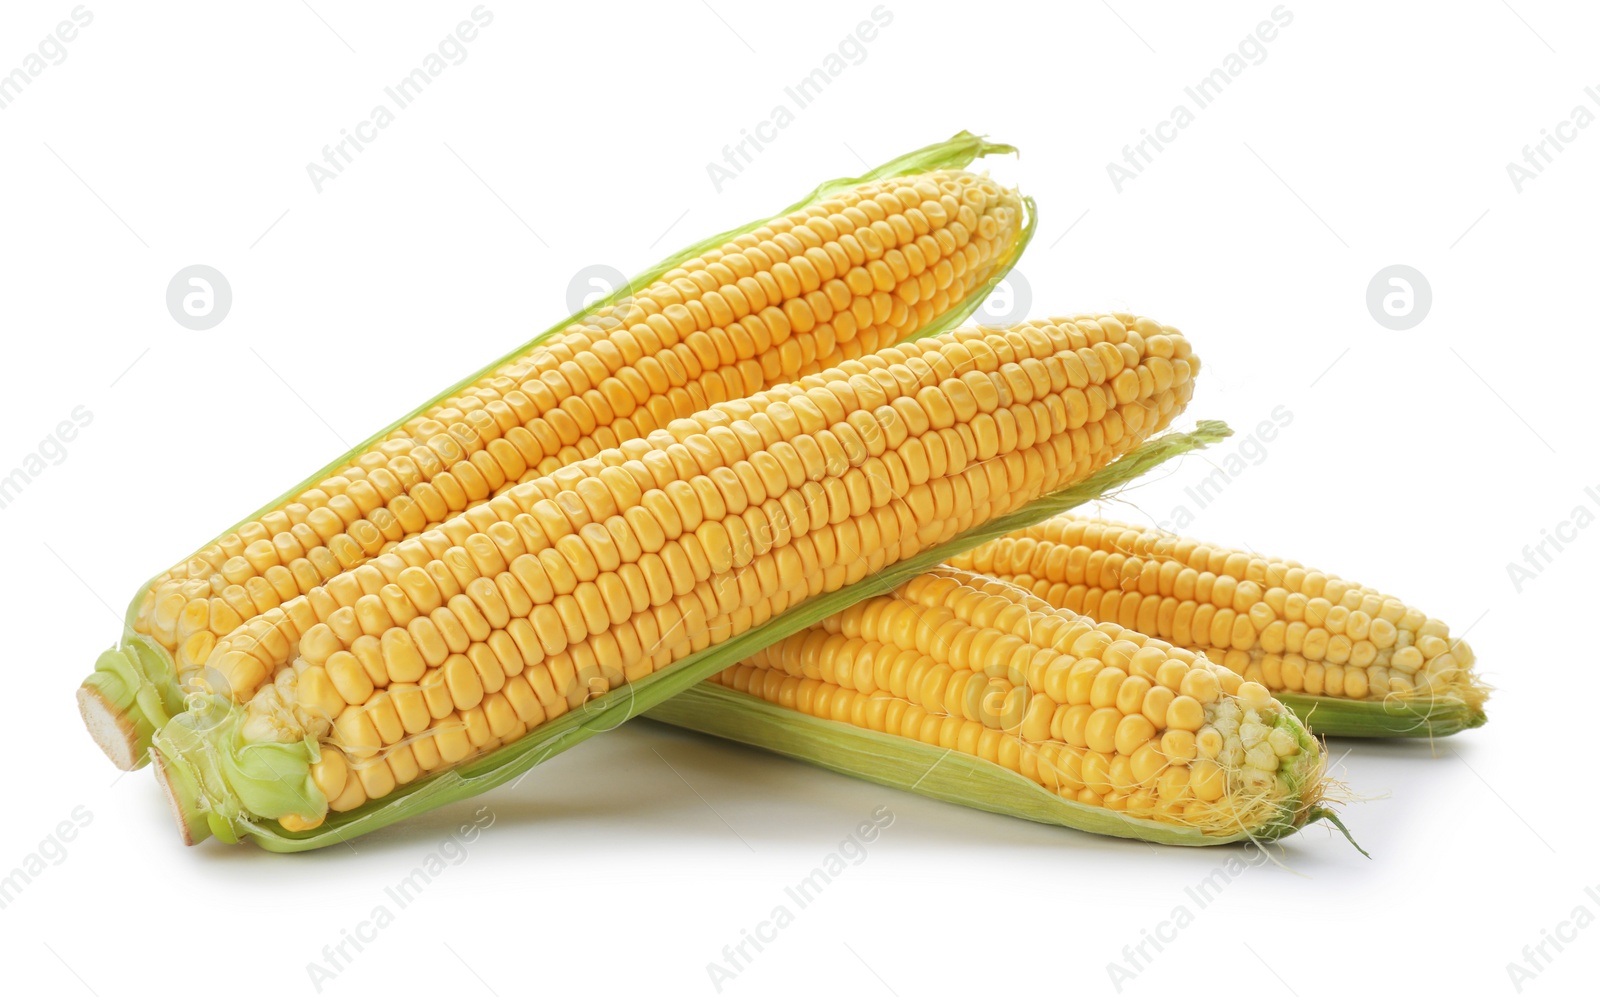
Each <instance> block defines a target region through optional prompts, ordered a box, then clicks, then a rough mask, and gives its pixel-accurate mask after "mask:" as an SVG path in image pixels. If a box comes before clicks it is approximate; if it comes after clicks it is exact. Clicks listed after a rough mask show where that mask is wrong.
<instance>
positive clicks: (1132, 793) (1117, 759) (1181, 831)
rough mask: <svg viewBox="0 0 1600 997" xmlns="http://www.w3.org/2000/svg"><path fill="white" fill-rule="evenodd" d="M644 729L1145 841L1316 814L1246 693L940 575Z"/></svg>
mask: <svg viewBox="0 0 1600 997" xmlns="http://www.w3.org/2000/svg"><path fill="white" fill-rule="evenodd" d="M730 693H731V694H730ZM750 697H754V698H755V699H758V700H762V701H764V702H765V703H767V704H771V707H768V708H765V709H762V708H757V707H756V706H755V704H752V703H751V702H750V701H749V698H750ZM772 707H775V708H776V709H773V708H772ZM650 715H651V716H652V717H653V718H656V719H663V720H666V721H668V722H671V723H676V724H680V725H683V726H688V727H692V728H694V729H697V730H702V731H706V732H709V733H714V734H719V735H722V736H727V737H732V738H734V739H737V740H740V741H744V742H747V743H751V744H755V745H758V746H762V747H768V748H772V749H775V750H778V751H781V752H783V753H784V754H788V755H791V756H793V757H796V758H799V759H801V760H805V761H816V762H818V763H820V764H823V765H826V766H828V767H830V768H835V769H838V770H841V771H846V772H849V773H851V774H855V775H860V776H863V777H865V778H868V779H873V780H874V781H878V782H882V783H884V784H886V785H890V786H896V787H899V788H910V789H913V790H916V791H920V792H924V793H928V794H929V795H934V796H938V797H940V798H944V799H950V800H953V801H955V802H960V803H965V804H968V805H972V806H978V807H981V808H984V809H990V810H995V811H998V812H1002V813H1013V814H1016V815H1018V816H1024V817H1030V818H1032V819H1036V820H1044V821H1048V822H1052V823H1061V824H1065V825H1067V826H1071V827H1077V828H1079V829H1082V830H1088V831H1096V832H1099V833H1106V834H1115V835H1119V836H1124V837H1137V838H1143V839H1146V840H1150V841H1157V842H1166V843H1172V844H1214V843H1221V842H1225V841H1233V840H1239V839H1240V838H1246V837H1248V838H1254V839H1257V840H1261V839H1271V838H1276V837H1280V836H1282V835H1284V834H1287V833H1290V832H1291V831H1293V830H1295V829H1296V828H1298V827H1300V826H1301V825H1303V824H1304V823H1305V822H1306V821H1307V820H1309V819H1312V818H1313V817H1322V816H1327V814H1326V813H1325V812H1324V811H1322V810H1320V809H1319V808H1318V803H1319V801H1320V797H1321V791H1322V772H1323V768H1324V757H1323V753H1322V750H1321V746H1320V745H1319V744H1318V743H1317V742H1316V740H1315V739H1313V738H1312V737H1310V736H1309V735H1308V734H1307V732H1306V730H1305V728H1304V727H1303V726H1302V725H1301V724H1300V722H1299V721H1298V720H1297V719H1296V718H1295V716H1294V714H1293V713H1292V712H1290V711H1289V710H1288V709H1286V708H1285V707H1284V706H1283V705H1282V704H1281V703H1278V702H1277V701H1275V700H1274V699H1273V698H1272V696H1271V694H1270V693H1268V692H1267V690H1266V689H1265V688H1264V687H1263V686H1261V685H1260V684H1258V683H1255V682H1250V681H1246V680H1245V679H1243V678H1241V677H1240V676H1239V675H1237V674H1235V673H1233V672H1231V671H1228V670H1226V669H1224V668H1221V667H1219V666H1216V665H1214V664H1212V663H1211V662H1210V661H1208V660H1207V659H1206V658H1205V657H1203V656H1200V655H1196V654H1194V653H1193V652H1190V651H1186V650H1184V649H1181V648H1175V647H1173V646H1172V645H1170V644H1168V643H1167V642H1165V641H1161V640H1157V639H1154V638H1150V637H1146V636H1144V635H1143V634H1140V633H1138V632H1136V631H1133V630H1128V629H1124V628H1123V627H1120V626H1117V625H1116V624H1114V623H1102V624H1098V625H1096V624H1095V622H1094V621H1093V620H1091V619H1088V618H1087V617H1081V616H1078V615H1077V614H1075V613H1070V612H1066V611H1063V610H1058V609H1056V608H1054V607H1052V606H1050V605H1049V604H1048V603H1046V602H1045V601H1043V600H1042V599H1038V598H1036V597H1034V596H1032V595H1030V594H1029V593H1027V592H1026V591H1024V590H1022V589H1021V588H1019V587H1017V586H1015V585H1011V584H1009V583H1007V582H1003V581H1000V580H998V579H995V578H991V577H989V576H986V575H980V574H975V573H971V572H966V571H962V570H959V569H955V568H950V567H940V568H936V569H934V570H933V571H930V572H928V573H926V574H923V575H919V576H917V577H916V578H914V579H912V580H911V581H909V582H907V583H906V584H904V585H901V586H900V587H899V588H897V589H895V591H894V592H893V593H892V594H889V595H886V596H883V597H880V598H876V599H870V600H867V601H865V602H861V603H857V604H856V605H854V606H851V607H850V608H849V609H846V610H845V611H843V612H841V613H838V614H835V615H834V616H831V617H829V618H828V619H826V620H824V621H823V622H822V623H821V624H819V625H817V626H813V627H811V628H809V629H807V630H804V631H802V632H800V633H797V634H795V635H793V636H791V637H788V638H786V639H784V640H783V641H780V642H778V643H776V644H773V645H771V646H769V647H767V648H766V649H765V650H763V651H761V652H759V653H757V654H756V655H754V656H752V657H751V658H749V659H748V660H746V661H745V662H743V663H741V664H739V665H737V666H735V667H733V668H729V669H727V670H725V671H723V672H720V673H718V674H717V675H716V676H714V677H713V678H712V679H711V680H710V681H709V682H708V683H703V684H702V685H701V686H700V687H698V688H697V689H694V690H691V691H690V692H688V693H686V694H684V695H682V696H679V697H676V698H674V699H673V700H670V701H669V702H667V703H665V704H663V705H661V706H659V707H657V708H656V709H655V710H653V711H652V712H651V714H650ZM951 755H957V756H959V762H958V763H957V764H955V765H950V757H949V756H951ZM947 766H948V767H947ZM940 769H943V770H944V771H942V772H941V771H940ZM1040 790H1042V791H1043V792H1042V793H1041V792H1039V791H1040Z"/></svg>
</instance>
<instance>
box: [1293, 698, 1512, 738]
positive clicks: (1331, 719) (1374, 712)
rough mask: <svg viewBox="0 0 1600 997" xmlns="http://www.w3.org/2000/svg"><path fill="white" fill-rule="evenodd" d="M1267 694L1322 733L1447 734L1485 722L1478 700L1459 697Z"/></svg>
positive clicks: (1360, 735)
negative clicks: (1349, 697)
mask: <svg viewBox="0 0 1600 997" xmlns="http://www.w3.org/2000/svg"><path fill="white" fill-rule="evenodd" d="M1272 695H1273V697H1274V698H1276V699H1277V700H1278V701H1280V702H1282V703H1283V704H1284V705H1286V706H1288V707H1289V708H1290V709H1292V710H1294V711H1295V713H1296V714H1297V715H1298V716H1299V717H1300V719H1301V720H1303V721H1304V722H1305V724H1306V726H1307V727H1310V728H1311V729H1312V730H1313V731H1315V732H1316V733H1318V734H1320V735H1322V736H1324V737H1428V738H1433V737H1448V736H1449V735H1451V734H1459V733H1460V732H1462V731H1464V730H1471V729H1472V728H1474V727H1482V726H1483V725H1484V724H1485V723H1487V722H1488V717H1487V716H1486V715H1485V714H1484V711H1483V705H1482V704H1481V703H1478V704H1472V703H1467V702H1465V701H1463V700H1460V699H1430V698H1427V697H1402V696H1390V697H1389V698H1388V699H1384V700H1370V699H1340V698H1338V697H1336V696H1310V695H1306V694H1304V693H1297V692H1275V693H1273V694H1272Z"/></svg>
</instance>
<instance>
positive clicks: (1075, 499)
mask: <svg viewBox="0 0 1600 997" xmlns="http://www.w3.org/2000/svg"><path fill="white" fill-rule="evenodd" d="M1230 432H1231V431H1230V430H1229V429H1228V427H1227V426H1225V425H1224V424H1223V423H1221V422H1216V421H1210V420H1203V421H1201V422H1200V423H1199V424H1198V425H1197V427H1196V428H1195V429H1194V430H1193V431H1191V432H1186V433H1168V434H1166V435H1164V436H1161V437H1158V438H1156V439H1153V440H1149V441H1147V442H1146V443H1145V444H1144V445H1142V446H1140V447H1138V448H1137V449H1135V450H1133V451H1132V452H1130V453H1128V454H1126V455H1125V456H1123V457H1122V458H1121V459H1119V460H1117V461H1116V462H1114V463H1112V464H1111V465H1109V466H1107V467H1105V468H1102V469H1101V470H1099V471H1097V472H1095V473H1094V474H1091V475H1089V476H1088V477H1087V478H1085V479H1084V480H1083V481H1081V482H1079V483H1077V484H1075V485H1072V486H1070V487H1068V488H1064V489H1062V490H1060V491H1058V492H1055V493H1054V494H1051V495H1048V496H1045V497H1044V498H1041V499H1038V500H1036V501H1034V502H1031V503H1029V504H1028V505H1026V506H1024V507H1023V508H1021V509H1019V510H1017V511H1016V512H1013V513H1010V514H1009V515H1005V516H1001V517H998V518H996V519H993V520H990V521H989V522H987V523H984V524H982V525H980V526H977V527H974V528H973V529H970V530H968V531H967V532H966V533H963V534H961V535H960V536H959V537H956V538H955V539H953V540H950V541H948V542H946V543H943V544H940V545H938V546H936V547H931V548H929V549H928V550H925V551H923V552H922V553H920V554H918V555H916V556H915V557H911V558H907V559H905V560H903V561H900V562H899V563H897V564H894V565H891V566H889V567H887V568H885V569H884V570H883V571H881V572H879V573H877V574H875V575H872V576H871V577H868V578H866V579H863V580H862V581H859V582H857V583H855V584H854V585H849V586H846V587H845V588H843V589H840V590H839V591H837V592H831V593H827V594H824V595H819V596H817V597H816V598H814V599H809V600H807V601H805V602H803V603H801V604H800V605H798V606H795V607H793V608H791V609H789V610H788V611H787V612H785V613H783V614H782V615H780V616H777V617H774V618H773V619H771V620H769V621H768V622H767V623H765V624H763V625H762V626H760V627H757V628H755V629H753V630H749V631H747V632H745V633H743V634H741V635H739V636H737V637H734V638H731V639H729V640H726V641H723V642H722V643H720V644H717V645H714V646H711V647H707V648H705V649H704V650H701V651H698V652H696V653H694V654H691V655H689V656H688V657H686V658H684V659H683V660H682V661H679V662H677V663H676V664H674V665H672V666H671V667H670V668H667V669H665V670H663V671H659V672H656V673H654V674H652V675H649V676H646V677H645V678H643V679H640V680H639V681H636V682H631V683H628V684H627V685H624V686H621V687H619V688H616V689H613V690H611V691H610V692H608V693H606V694H604V695H602V696H599V697H596V698H595V699H592V700H590V701H588V702H587V703H585V704H584V705H583V706H581V707H579V708H578V709H576V710H573V711H572V712H570V713H567V714H564V715H563V716H561V717H559V718H557V719H555V720H553V721H550V722H548V723H545V724H542V725H540V726H539V727H538V728H537V729H536V730H534V731H531V732H529V733H528V734H527V735H525V736H524V737H522V738H521V739H519V740H517V741H515V742H513V743H511V744H508V745H505V746H503V747H500V748H498V749H496V750H494V751H492V752H490V753H488V754H486V755H484V756H482V757H481V758H476V759H473V760H471V761H469V762H467V763H465V764H463V765H460V766H458V767H456V768H453V769H449V770H447V771H444V772H440V773H438V774H436V775H433V776H430V777H428V778H426V779H422V780H420V781H418V782H415V783H412V784H410V785H408V786H405V787H402V788H400V789H398V790H396V791H395V792H393V793H390V794H389V795H388V796H386V797H384V798H383V799H381V800H375V801H372V802H370V803H368V804H366V805H364V806H361V807H357V808H356V809H354V810H351V811H349V812H347V813H342V814H330V815H329V816H328V819H327V821H326V822H325V823H323V824H322V825H321V826H319V827H317V828H315V829H313V830H310V831H303V832H291V831H287V830H285V829H283V828H282V826H280V825H279V824H277V823H276V822H275V821H265V820H252V819H250V816H249V814H248V811H247V810H246V809H245V808H244V806H243V805H242V801H241V800H240V799H239V798H238V796H237V795H236V794H230V793H229V791H228V787H227V786H226V785H223V784H212V783H205V784H202V785H201V789H200V793H199V795H198V797H197V798H193V799H184V800H179V801H176V802H175V808H177V809H179V810H180V811H181V812H185V813H188V812H201V813H207V814H210V815H212V816H214V817H216V816H220V817H221V819H224V820H226V821H227V822H228V824H229V834H230V835H237V836H248V837H250V838H252V839H254V840H255V842H256V843H257V844H258V845H260V846H261V847H263V848H266V849H268V850H269V851H277V852H300V851H307V850H310V849H314V848H322V847H325V846H327V845H330V844H334V843H336V842H342V841H347V840H349V839H350V838H353V837H356V836H358V835H362V834H368V833H370V832H372V831H376V830H378V829H379V828H382V827H387V826H388V825H390V824H393V823H395V822H397V821H401V820H405V819H406V818H408V817H412V816H415V815H417V814H420V813H424V812H427V811H429V810H433V809H436V808H438V807H441V806H444V805H445V804H447V803H452V802H455V801H457V800H462V799H465V798H467V797H470V796H475V795H477V794H479V793H483V792H485V791H487V790H489V789H493V788H494V787H496V786H499V785H502V784H504V783H506V782H510V781H511V780H513V779H515V778H516V777H517V776H519V775H521V774H522V773H524V772H526V771H528V770H529V769H531V768H533V767H534V766H535V765H538V764H539V763H540V762H543V761H546V760H548V759H549V758H552V757H554V756H555V755H557V754H560V753H561V752H563V751H565V750H567V749H568V748H571V747H573V746H574V745H577V744H580V743H582V742H583V741H585V740H587V739H588V738H590V737H593V736H594V735H595V734H600V733H604V732H606V731H609V730H612V729H614V728H616V727H617V726H619V725H620V724H622V723H623V722H624V721H626V720H628V719H630V718H632V717H635V716H638V715H639V714H641V713H643V712H645V711H646V710H649V709H652V708H653V707H656V706H658V705H660V704H661V703H663V702H665V701H666V700H668V699H670V698H671V697H673V696H676V695H679V694H681V693H683V692H684V691H685V690H686V689H689V688H690V687H692V686H694V685H695V684H696V683H698V682H700V681H702V680H703V679H706V678H709V677H710V676H711V675H714V674H716V673H717V672H719V671H721V670H723V669H724V668H727V667H729V666H731V665H733V664H736V663H738V662H739V661H742V660H744V659H745V658H747V657H749V656H750V655H751V654H754V653H755V652H756V651H759V650H760V649H762V648H764V647H766V646H768V645H769V644H773V643H775V642H777V641H779V640H782V639H783V638H784V637H787V636H789V635H790V634H792V633H796V632H798V631H800V630H802V629H804V628H806V627H808V626H811V625H813V624H815V623H817V622H819V621H821V620H822V619H824V618H826V617H828V616H831V615H832V614H834V613H837V612H839V611H840V610H843V609H845V608H847V607H849V606H851V605H854V604H855V603H857V602H860V601H861V600H863V599H868V598H871V597H873V596H875V595H882V594H884V593H886V592H888V591H890V590H892V589H893V588H894V587H895V586H897V585H901V584H903V583H904V582H906V581H908V580H909V579H911V578H913V577H915V576H916V575H918V574H920V573H922V572H924V571H927V570H928V569H929V568H932V567H933V566H934V565H937V564H939V563H941V562H943V561H945V560H947V559H948V558H950V557H953V556H954V555H956V554H959V553H961V552H962V551H965V550H970V549H971V548H973V547H976V546H977V545H978V544H980V543H983V542H985V541H988V540H992V539H994V538H995V537H998V536H1001V535H1003V534H1005V533H1009V532H1010V531H1012V530H1017V529H1021V528H1023V527H1025V526H1030V525H1032V524H1034V523H1037V522H1040V521H1042V520H1044V519H1048V518H1049V517H1051V516H1054V515H1058V514H1060V513H1062V512H1064V511H1066V510H1067V509H1071V508H1074V507H1076V506H1079V505H1082V504H1083V503H1084V502H1088V501H1092V500H1094V499H1096V498H1099V497H1101V496H1103V495H1105V494H1107V493H1109V492H1110V491H1112V490H1113V489H1115V488H1118V487H1120V486H1121V485H1124V484H1126V483H1127V482H1129V481H1132V480H1133V479H1134V478H1136V477H1138V476H1139V475H1141V474H1143V473H1145V472H1146V471H1148V470H1149V469H1150V468H1152V467H1155V466H1156V465H1158V464H1160V463H1162V462H1163V461H1166V460H1169V459H1171V458H1173V457H1176V456H1178V455H1180V454H1183V453H1187V452H1189V451H1191V450H1197V449H1200V448H1203V447H1206V446H1210V445H1212V444H1214V443H1216V442H1217V441H1219V440H1221V439H1224V438H1225V437H1227V436H1228V435H1230ZM229 709H231V710H232V711H234V712H235V713H238V712H242V711H241V709H240V707H238V706H237V705H236V704H229ZM168 726H169V727H170V726H172V725H170V724H169V725H168ZM217 727H218V728H219V729H226V723H222V724H218V725H217ZM156 747H157V750H158V751H161V752H162V753H163V755H165V754H167V752H168V750H169V748H170V749H171V750H174V751H176V752H177V754H178V755H180V756H182V757H180V758H174V759H172V761H173V762H175V763H176V765H175V767H178V768H184V767H187V768H191V769H199V770H206V769H208V767H212V768H214V767H216V765H217V763H216V762H215V761H214V760H212V759H207V758H205V757H198V756H204V755H206V754H208V753H215V752H218V751H227V750H229V747H230V739H229V738H228V737H221V738H217V739H215V740H211V741H208V742H206V743H205V744H201V745H195V744H182V743H173V742H169V741H167V740H165V739H164V738H162V737H160V736H158V737H157V739H156ZM292 747H294V748H297V749H298V750H300V751H302V752H304V756H303V758H302V759H301V761H303V762H304V763H305V764H307V765H309V764H310V752H311V751H312V750H314V748H313V746H311V745H307V744H303V743H302V744H299V745H294V746H292ZM192 756H195V757H192ZM275 760H276V761H279V762H280V763H281V762H282V759H275ZM165 764H166V763H165V762H164V765H165ZM298 764H299V763H298V762H297V763H296V764H295V765H293V766H289V767H288V769H287V771H288V772H289V777H290V779H291V780H298V778H299V771H300V770H299V767H298ZM181 790H182V787H176V788H175V787H174V786H172V785H170V784H169V785H168V791H169V793H177V792H181ZM213 833H215V832H213ZM218 836H219V837H222V835H220V834H219V835H218Z"/></svg>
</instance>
